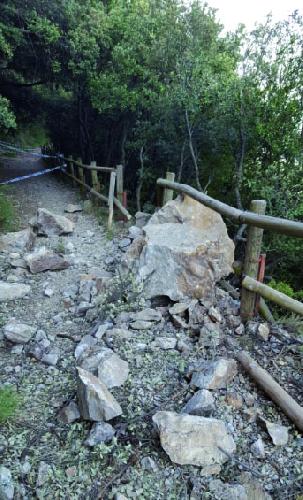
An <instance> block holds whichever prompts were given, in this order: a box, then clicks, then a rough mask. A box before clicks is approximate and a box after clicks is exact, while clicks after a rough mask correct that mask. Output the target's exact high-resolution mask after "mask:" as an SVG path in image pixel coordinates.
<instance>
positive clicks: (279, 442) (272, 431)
mask: <svg viewBox="0 0 303 500" xmlns="http://www.w3.org/2000/svg"><path fill="white" fill-rule="evenodd" d="M264 423H265V426H266V429H267V431H268V434H269V435H270V437H271V439H272V442H273V443H274V445H275V446H285V445H286V444H287V442H288V429H287V427H285V426H283V425H280V424H274V423H272V422H268V420H264Z"/></svg>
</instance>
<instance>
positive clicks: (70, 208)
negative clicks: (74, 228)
mask: <svg viewBox="0 0 303 500" xmlns="http://www.w3.org/2000/svg"><path fill="white" fill-rule="evenodd" d="M64 211H65V212H67V213H68V214H74V213H75V212H82V211H83V208H82V207H81V205H73V204H72V203H69V204H68V205H67V207H66V208H65V210H64Z"/></svg>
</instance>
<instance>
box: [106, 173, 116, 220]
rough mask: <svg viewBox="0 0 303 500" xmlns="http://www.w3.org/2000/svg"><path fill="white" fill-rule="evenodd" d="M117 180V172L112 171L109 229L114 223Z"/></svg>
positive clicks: (109, 196) (109, 197)
mask: <svg viewBox="0 0 303 500" xmlns="http://www.w3.org/2000/svg"><path fill="white" fill-rule="evenodd" d="M115 182H116V172H111V174H110V184H109V192H108V208H109V213H108V223H107V229H109V230H110V229H111V228H112V225H113V216H114V194H115Z"/></svg>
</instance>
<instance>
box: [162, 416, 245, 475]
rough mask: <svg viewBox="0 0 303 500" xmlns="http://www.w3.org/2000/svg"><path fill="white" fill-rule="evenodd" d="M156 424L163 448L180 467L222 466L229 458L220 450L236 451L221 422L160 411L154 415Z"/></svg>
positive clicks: (229, 452) (230, 452)
mask: <svg viewBox="0 0 303 500" xmlns="http://www.w3.org/2000/svg"><path fill="white" fill-rule="evenodd" d="M153 422H154V424H155V425H156V427H157V429H158V431H159V434H160V440H161V445H162V447H163V448H164V450H165V451H166V453H167V454H168V455H169V457H170V459H171V460H172V461H173V462H175V463H178V464H180V465H186V464H189V465H197V466H199V467H204V466H207V465H213V464H222V463H224V462H226V461H227V460H228V456H227V455H226V453H223V452H222V451H221V450H220V449H219V447H221V448H222V449H223V450H224V451H225V452H227V453H228V454H232V453H233V452H234V451H235V449H236V446H235V443H234V440H233V438H232V437H231V436H229V435H228V433H227V430H226V427H225V424H224V422H222V421H221V420H217V419H214V418H205V417H198V416H194V415H178V414H176V413H174V412H170V411H159V412H158V413H156V414H155V415H154V416H153Z"/></svg>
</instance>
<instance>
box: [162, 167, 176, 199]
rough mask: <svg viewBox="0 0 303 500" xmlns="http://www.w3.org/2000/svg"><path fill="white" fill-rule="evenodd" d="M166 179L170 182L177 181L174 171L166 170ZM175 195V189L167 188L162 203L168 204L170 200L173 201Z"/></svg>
mask: <svg viewBox="0 0 303 500" xmlns="http://www.w3.org/2000/svg"><path fill="white" fill-rule="evenodd" d="M165 178H166V180H167V181H170V182H175V174H174V172H166V177H165ZM173 197H174V191H173V190H172V189H168V188H165V189H164V192H163V202H162V205H163V206H164V205H166V203H167V202H168V201H171V200H172V199H173Z"/></svg>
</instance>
